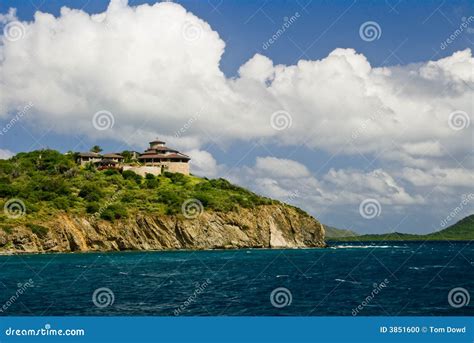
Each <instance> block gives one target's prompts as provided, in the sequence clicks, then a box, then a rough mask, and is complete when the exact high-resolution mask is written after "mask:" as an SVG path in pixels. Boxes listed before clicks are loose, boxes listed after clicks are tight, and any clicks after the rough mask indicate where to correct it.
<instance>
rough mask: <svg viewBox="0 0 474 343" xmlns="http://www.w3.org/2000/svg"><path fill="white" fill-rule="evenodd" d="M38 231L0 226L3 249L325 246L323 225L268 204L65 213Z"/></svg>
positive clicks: (286, 209)
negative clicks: (106, 216)
mask: <svg viewBox="0 0 474 343" xmlns="http://www.w3.org/2000/svg"><path fill="white" fill-rule="evenodd" d="M34 224H36V225H41V226H43V227H46V228H48V230H43V231H41V232H38V231H37V230H32V229H31V227H27V226H18V227H15V228H13V229H12V230H10V231H9V232H5V231H3V230H0V253H3V254H12V253H43V252H86V251H120V250H177V249H197V250H198V249H239V248H303V247H324V246H325V243H324V228H323V226H322V225H321V224H320V223H319V222H318V221H316V220H315V219H314V218H312V217H310V216H308V215H305V214H304V213H302V212H300V211H298V210H296V209H295V208H293V207H289V206H285V205H264V206H257V207H255V208H252V209H245V208H241V209H239V210H238V211H234V212H228V213H221V212H211V211H205V212H204V213H202V214H201V215H200V216H199V217H198V218H196V219H193V220H190V219H185V218H183V217H181V216H153V215H139V216H136V217H135V218H128V219H126V220H122V221H115V222H114V223H111V222H107V221H102V220H100V221H93V220H91V219H90V218H87V217H75V216H72V215H68V214H62V215H59V216H57V217H56V218H54V219H52V220H50V221H48V222H41V223H39V222H38V223H34Z"/></svg>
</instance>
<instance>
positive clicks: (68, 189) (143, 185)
mask: <svg viewBox="0 0 474 343" xmlns="http://www.w3.org/2000/svg"><path fill="white" fill-rule="evenodd" d="M9 199H20V200H21V201H22V202H23V203H24V204H25V207H26V215H25V216H22V217H19V218H17V219H13V218H8V217H7V216H4V215H3V213H2V215H0V228H2V229H3V230H5V231H7V230H9V228H10V227H13V226H15V225H16V224H18V223H23V224H26V223H34V222H42V221H43V220H47V219H48V218H49V217H51V216H53V215H55V214H58V213H61V212H67V213H72V214H76V215H84V216H95V217H100V218H102V219H105V220H110V221H113V220H117V219H121V218H126V217H130V216H133V215H135V214H137V213H139V212H141V213H150V214H177V215H181V206H182V204H183V203H184V202H185V201H186V200H188V199H198V200H199V201H200V202H201V203H202V205H203V207H204V209H206V210H213V211H225V212H226V211H232V210H234V209H236V208H238V207H246V208H252V207H255V206H258V205H264V204H272V203H277V202H276V201H274V200H271V199H268V198H264V197H261V196H258V195H256V194H254V193H252V192H249V191H247V190H245V189H243V188H241V187H237V186H235V185H232V184H231V183H229V182H228V181H226V180H224V179H217V180H208V179H202V178H198V177H195V176H186V175H183V174H178V173H176V174H174V173H164V175H161V176H156V177H155V176H153V175H151V174H148V175H146V177H141V176H140V175H137V174H135V173H134V172H132V171H125V172H123V173H120V172H119V171H117V170H112V169H109V170H104V171H98V170H96V169H95V168H93V167H86V168H81V167H79V166H78V165H77V164H76V163H75V162H74V154H67V155H63V154H61V153H59V152H57V151H54V150H41V151H33V152H29V153H20V154H18V155H16V156H15V157H12V158H11V159H9V160H0V206H2V207H3V206H4V204H5V202H7V201H8V200H9ZM29 228H30V229H31V230H32V231H33V232H34V233H35V234H37V235H38V236H40V235H45V234H47V231H45V230H44V229H45V228H42V227H40V226H38V225H33V224H30V225H29Z"/></svg>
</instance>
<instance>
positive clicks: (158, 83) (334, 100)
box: [0, 0, 474, 155]
mask: <svg viewBox="0 0 474 343" xmlns="http://www.w3.org/2000/svg"><path fill="white" fill-rule="evenodd" d="M13 15H14V12H11V13H10V14H8V15H7V16H9V17H12V16H13ZM4 17H5V18H6V16H4ZM10 19H11V18H10ZM23 24H24V26H25V28H26V30H25V36H24V37H23V39H21V40H18V41H14V42H11V41H8V40H6V39H2V45H1V46H0V55H1V60H0V61H1V62H0V72H1V73H0V75H1V76H0V94H2V96H1V97H0V107H2V108H7V109H10V110H12V109H13V108H15V107H18V106H21V105H22V104H24V103H26V102H29V101H31V102H33V103H34V104H35V107H36V111H37V113H36V116H35V119H34V123H32V124H44V125H47V124H48V123H50V122H51V121H54V122H55V124H56V130H59V131H61V132H72V131H74V132H76V133H77V132H79V133H83V134H87V135H89V136H91V137H99V136H100V137H104V136H108V137H109V138H111V139H116V140H126V139H130V138H129V137H130V136H133V135H134V134H135V131H136V130H137V129H138V128H140V129H142V133H143V134H144V135H145V136H147V137H148V138H152V137H153V136H155V135H156V134H157V133H158V134H160V135H164V136H166V135H168V136H172V135H173V133H174V132H176V130H179V128H180V127H182V125H183V124H185V123H186V122H187V121H188V120H189V118H191V117H192V116H193V114H194V113H195V112H196V111H198V110H199V109H201V108H204V115H203V116H202V118H201V119H200V120H199V121H198V122H196V123H195V125H193V126H192V127H191V128H190V129H189V130H188V131H187V134H186V136H187V137H188V139H192V140H193V142H194V144H195V146H194V147H193V148H199V147H200V146H201V145H202V144H203V143H206V142H208V141H209V136H206V135H203V134H202V131H203V130H204V129H205V130H206V132H207V133H208V134H210V135H211V136H212V137H214V139H217V140H219V141H233V140H253V139H262V138H263V139H267V140H271V141H275V140H276V141H278V142H280V143H282V144H287V145H297V144H300V143H301V141H302V138H307V139H305V142H306V144H308V145H309V146H311V147H314V148H319V149H325V150H327V151H332V152H334V151H338V150H340V149H342V150H343V152H345V153H348V154H355V153H367V152H368V153H375V152H377V151H379V150H380V148H385V149H392V147H393V143H394V142H395V143H401V142H400V141H399V140H400V137H401V136H402V137H403V138H402V139H403V143H404V144H412V145H413V144H420V142H427V141H430V140H432V138H433V135H436V137H437V138H438V139H439V144H441V145H446V146H449V147H450V149H451V150H452V153H458V152H459V151H461V152H462V151H465V149H466V148H467V146H468V144H466V143H465V142H466V141H467V138H468V132H467V130H464V131H462V132H455V131H453V130H452V129H450V127H449V125H448V124H447V120H448V116H449V114H450V113H451V112H452V111H454V110H462V111H466V112H468V113H469V111H470V110H471V103H470V101H471V98H472V95H473V92H472V83H473V82H474V81H473V76H472V73H471V72H470V71H472V67H473V63H474V62H473V58H472V53H471V51H470V50H469V49H466V50H464V51H460V52H457V53H455V54H453V55H452V56H450V57H447V58H444V59H441V60H438V61H429V62H427V63H424V64H419V65H409V66H398V67H388V68H374V67H372V66H371V65H370V63H369V62H368V61H367V59H366V57H365V56H363V55H361V54H358V53H357V52H356V51H354V50H353V49H336V50H334V51H333V52H331V53H330V54H329V56H327V57H326V58H323V59H321V60H315V61H311V60H301V61H299V62H298V63H297V64H296V65H290V66H285V65H274V63H273V62H272V61H271V60H270V59H269V58H268V57H265V56H262V55H260V54H256V55H255V56H254V57H252V58H251V59H250V60H249V61H248V62H246V63H244V64H243V65H242V67H241V68H240V70H239V77H237V78H227V77H225V75H224V74H223V73H222V71H221V70H220V68H219V63H220V59H221V57H222V54H223V52H224V48H225V43H224V41H223V40H222V39H221V38H220V37H219V34H218V33H217V32H216V31H214V30H213V29H212V28H211V27H210V26H209V24H208V23H206V22H205V21H203V20H202V19H200V18H198V17H196V16H195V15H193V14H192V13H190V12H188V11H186V10H185V9H184V8H183V7H182V6H180V5H178V4H174V3H158V4H155V5H152V6H150V5H147V4H145V5H140V6H137V7H130V6H128V5H127V3H126V1H119V0H113V1H111V3H110V5H109V7H108V9H107V11H106V12H104V13H102V14H98V15H89V14H87V13H85V12H83V11H80V10H72V9H68V8H63V9H62V10H61V15H60V16H59V17H54V16H52V15H50V14H47V13H41V12H37V13H36V14H35V18H34V21H32V22H30V23H23ZM282 109H283V110H285V111H287V112H288V113H289V114H290V115H291V117H292V123H293V125H292V126H291V128H289V129H288V130H284V131H277V130H274V129H273V128H272V127H271V125H270V122H269V119H270V116H271V114H272V113H273V112H275V111H278V110H282ZM100 110H107V111H110V112H112V114H113V115H114V119H115V125H114V128H113V129H112V130H106V131H100V132H98V131H97V130H96V129H95V128H94V126H93V125H92V123H91V120H92V117H93V115H94V113H96V112H97V111H100ZM70 118H74V121H71V120H70ZM354 135H356V138H354ZM463 138H464V139H463ZM408 150H410V149H408ZM418 150H419V149H418ZM408 153H410V151H408ZM430 153H431V154H432V150H429V149H428V152H427V154H428V155H429V154H430ZM417 154H418V152H417Z"/></svg>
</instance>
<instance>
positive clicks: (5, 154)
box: [0, 149, 15, 160]
mask: <svg viewBox="0 0 474 343" xmlns="http://www.w3.org/2000/svg"><path fill="white" fill-rule="evenodd" d="M14 155H15V153H13V152H11V151H10V150H7V149H0V160H8V159H9V158H10V157H12V156H14Z"/></svg>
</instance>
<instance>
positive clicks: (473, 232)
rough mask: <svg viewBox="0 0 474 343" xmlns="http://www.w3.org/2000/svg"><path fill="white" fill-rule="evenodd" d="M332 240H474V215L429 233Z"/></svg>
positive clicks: (333, 239)
mask: <svg viewBox="0 0 474 343" xmlns="http://www.w3.org/2000/svg"><path fill="white" fill-rule="evenodd" d="M329 240H332V241H343V242H368V241H444V240H453V241H470V240H474V215H470V216H468V217H466V218H464V219H462V220H460V221H458V222H457V223H456V224H454V225H452V226H450V227H448V228H446V229H444V230H441V231H437V232H433V233H430V234H427V235H412V234H407V233H398V232H394V233H387V234H381V235H361V236H351V237H330V239H329Z"/></svg>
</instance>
